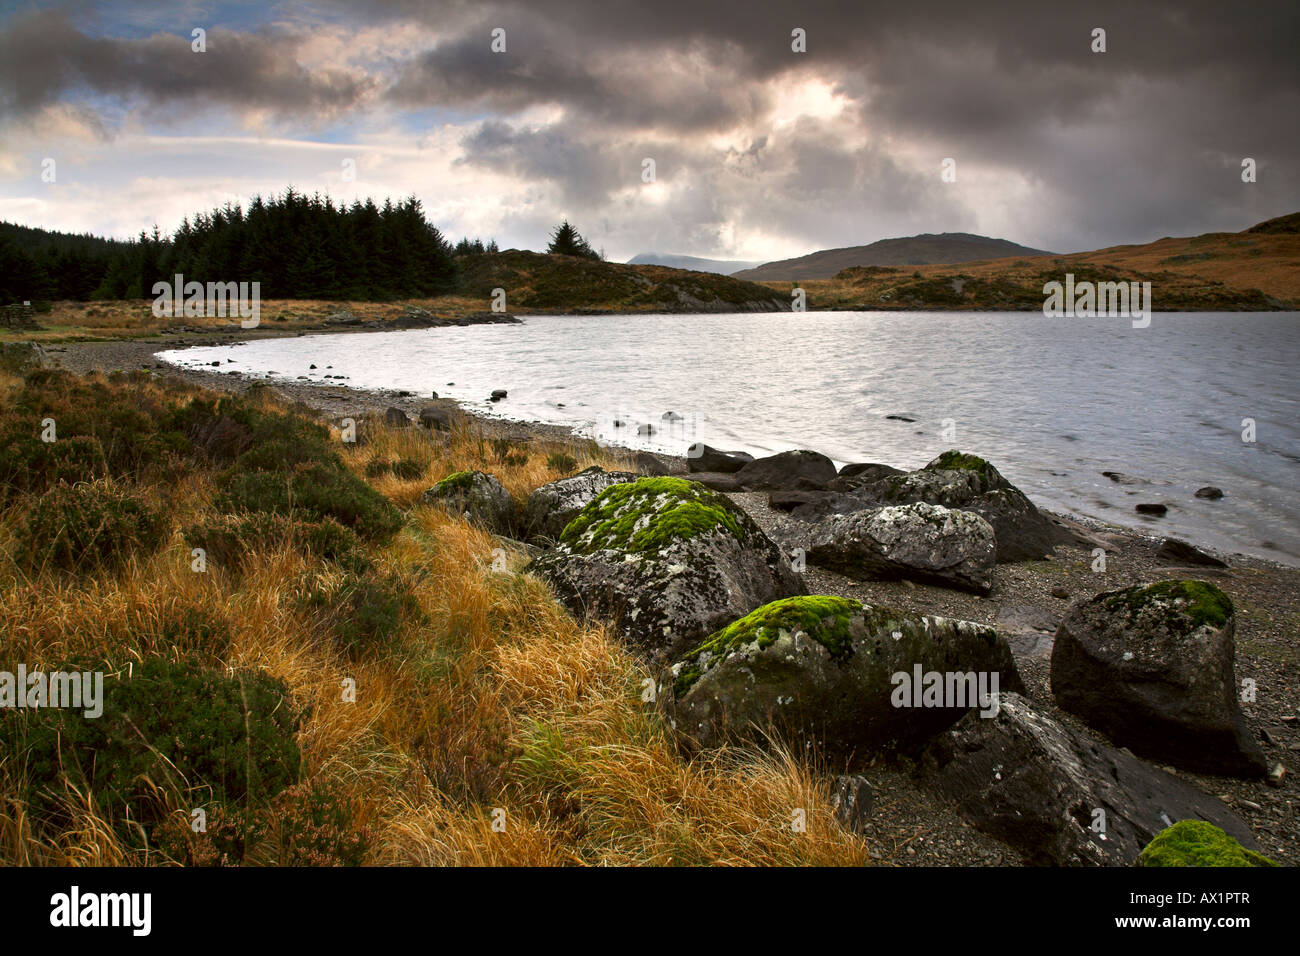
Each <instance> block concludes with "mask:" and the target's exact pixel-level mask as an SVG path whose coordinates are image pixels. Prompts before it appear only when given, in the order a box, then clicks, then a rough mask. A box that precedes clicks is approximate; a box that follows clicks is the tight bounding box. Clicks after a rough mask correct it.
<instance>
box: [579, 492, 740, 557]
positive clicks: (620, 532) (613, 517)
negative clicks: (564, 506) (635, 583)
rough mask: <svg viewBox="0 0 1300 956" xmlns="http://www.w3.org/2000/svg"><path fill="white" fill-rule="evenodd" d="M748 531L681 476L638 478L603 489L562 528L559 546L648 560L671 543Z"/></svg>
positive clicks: (715, 498) (732, 512)
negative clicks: (621, 553)
mask: <svg viewBox="0 0 1300 956" xmlns="http://www.w3.org/2000/svg"><path fill="white" fill-rule="evenodd" d="M710 532H724V533H727V534H731V535H733V536H735V537H736V538H737V539H738V540H740V541H744V540H745V535H746V534H748V533H749V532H748V530H747V529H746V528H745V527H744V525H743V524H742V522H741V521H740V516H739V515H738V514H737V512H736V509H735V508H734V506H732V505H731V503H730V502H729V501H728V500H727V499H725V498H723V497H722V496H721V495H719V494H718V493H717V492H714V491H710V490H709V489H707V488H705V487H704V486H702V485H700V484H699V483H697V482H693V481H686V480H685V479H683V478H641V479H638V480H637V481H633V482H627V483H620V484H618V485H616V486H615V487H612V488H608V489H606V490H605V491H604V492H602V493H601V494H600V496H599V497H598V498H597V499H596V500H595V501H594V502H592V504H591V505H589V506H588V507H586V508H584V509H583V510H582V511H581V512H580V513H579V514H578V516H577V517H575V518H574V519H573V520H572V521H570V522H569V523H568V524H567V525H565V527H564V530H563V531H562V532H561V533H560V543H561V544H563V545H564V546H565V547H567V548H568V549H569V550H570V551H571V552H572V553H574V554H595V553H596V552H597V551H623V552H626V553H628V554H637V555H645V556H652V555H655V554H658V553H659V552H660V551H662V550H663V549H664V548H666V547H668V546H669V545H670V544H673V543H674V542H680V541H686V540H688V539H690V538H693V537H695V536H696V535H701V534H707V533H710Z"/></svg>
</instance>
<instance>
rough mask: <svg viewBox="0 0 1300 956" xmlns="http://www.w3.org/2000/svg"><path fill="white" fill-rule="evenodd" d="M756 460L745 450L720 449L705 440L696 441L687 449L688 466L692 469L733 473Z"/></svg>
mask: <svg viewBox="0 0 1300 956" xmlns="http://www.w3.org/2000/svg"><path fill="white" fill-rule="evenodd" d="M753 460H754V456H753V455H751V454H748V453H747V452H743V451H719V450H718V449H716V448H711V447H709V446H708V445H706V444H704V443H703V442H696V443H695V444H694V445H692V446H691V447H690V448H688V449H687V450H686V467H687V469H688V470H690V471H715V472H720V473H722V474H732V473H733V472H737V471H740V469H741V468H743V467H744V466H745V465H747V464H749V463H750V462H751V461H753Z"/></svg>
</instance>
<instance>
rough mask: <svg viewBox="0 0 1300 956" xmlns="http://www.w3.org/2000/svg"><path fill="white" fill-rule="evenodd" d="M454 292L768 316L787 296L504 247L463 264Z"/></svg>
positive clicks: (522, 303)
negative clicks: (499, 292)
mask: <svg viewBox="0 0 1300 956" xmlns="http://www.w3.org/2000/svg"><path fill="white" fill-rule="evenodd" d="M463 270H464V271H463V273H462V276H461V280H460V294H461V295H462V296H468V297H471V298H478V297H482V298H483V299H484V300H485V301H486V300H488V299H490V297H491V295H492V290H493V289H497V288H500V289H505V290H506V307H507V308H508V309H509V310H510V311H512V312H517V311H522V310H533V309H536V310H543V311H563V312H609V311H619V312H773V311H782V310H785V311H789V309H790V299H789V297H788V296H781V295H775V294H773V293H772V292H771V291H770V290H769V289H767V288H765V287H764V286H761V285H757V284H755V283H753V282H744V281H742V280H740V279H735V278H731V277H729V276H721V275H712V274H710V273H706V272H685V271H683V270H681V269H670V268H667V267H666V266H647V265H625V264H622V263H617V262H599V261H594V260H591V259H578V258H574V257H572V256H552V255H543V254H541V253H538V252H523V251H520V250H518V249H508V250H506V251H505V252H498V253H491V254H487V255H482V256H473V257H470V258H469V259H467V260H465V262H464V264H463Z"/></svg>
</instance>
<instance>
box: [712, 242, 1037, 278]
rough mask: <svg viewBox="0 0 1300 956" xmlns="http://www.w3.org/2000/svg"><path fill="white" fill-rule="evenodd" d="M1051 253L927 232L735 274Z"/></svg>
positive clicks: (811, 274) (829, 272)
mask: <svg viewBox="0 0 1300 956" xmlns="http://www.w3.org/2000/svg"><path fill="white" fill-rule="evenodd" d="M1043 255H1051V253H1048V252H1044V251H1043V250H1042V249H1030V248H1029V247H1028V246H1022V245H1019V244H1017V243H1014V242H1011V241H1009V240H1007V239H990V238H988V237H987V236H974V235H971V234H970V233H968V232H945V233H942V234H939V235H935V234H932V233H925V234H923V235H919V236H908V237H906V238H902V239H881V240H880V241H879V242H873V243H871V244H870V245H867V246H848V247H846V248H843V249H823V250H822V251H821V252H813V253H810V254H808V255H806V256H799V257H798V258H797V259H781V260H779V261H777V262H768V263H765V264H764V265H761V266H759V267H758V268H756V269H745V270H742V271H740V272H736V273H733V276H734V277H735V278H737V279H748V280H750V281H755V282H757V281H766V280H774V279H829V278H831V277H832V276H834V275H835V274H836V273H839V272H842V271H843V270H845V269H851V268H853V267H854V266H917V265H935V264H950V263H955V262H973V261H977V260H980V259H1000V258H1005V257H1007V256H1043Z"/></svg>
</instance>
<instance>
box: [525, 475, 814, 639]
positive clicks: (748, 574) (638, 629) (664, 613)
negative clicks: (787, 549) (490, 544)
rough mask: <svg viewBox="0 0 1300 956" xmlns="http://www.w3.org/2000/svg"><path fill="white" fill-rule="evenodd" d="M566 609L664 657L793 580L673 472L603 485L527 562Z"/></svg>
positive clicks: (742, 521) (778, 594) (793, 588)
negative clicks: (552, 541)
mask: <svg viewBox="0 0 1300 956" xmlns="http://www.w3.org/2000/svg"><path fill="white" fill-rule="evenodd" d="M530 570H531V571H533V572H534V573H536V574H537V575H539V576H540V577H542V578H544V579H545V580H546V581H548V582H549V583H550V584H551V586H552V587H553V588H554V590H555V592H556V594H557V595H558V596H559V598H560V600H562V601H563V602H564V604H565V605H566V606H568V607H569V608H570V610H572V611H574V613H576V614H580V615H587V616H590V617H594V618H598V619H602V620H607V621H610V622H612V623H613V624H614V626H615V627H616V628H617V629H618V631H619V632H620V633H621V634H622V636H623V637H624V638H625V639H626V640H627V641H628V643H629V644H631V645H632V646H633V647H634V648H636V649H637V650H639V651H640V652H642V653H644V654H646V655H647V656H649V657H652V658H657V659H661V660H665V661H666V660H667V659H668V658H669V657H670V655H672V654H674V653H677V652H680V651H681V650H683V649H685V648H687V647H693V646H695V645H696V644H698V643H699V642H700V641H702V640H703V639H704V638H705V637H707V636H708V635H709V634H711V633H713V632H714V631H716V630H717V629H718V628H720V627H722V626H724V625H726V624H727V623H729V622H731V621H734V620H736V619H737V618H739V617H743V616H744V615H745V614H748V613H749V612H750V611H752V610H754V608H756V607H759V606H761V605H763V604H766V603H768V602H769V601H774V600H776V599H777V598H782V597H787V596H789V595H792V594H802V593H803V581H802V579H801V578H800V576H799V575H798V574H796V573H795V572H794V570H793V569H792V568H791V567H790V563H789V561H788V560H787V559H786V557H785V556H784V555H782V554H781V552H780V550H779V549H778V548H777V546H776V545H775V544H773V542H772V541H771V540H770V539H769V538H768V537H767V536H766V535H765V534H764V533H763V532H762V530H761V529H760V528H759V527H758V525H756V524H755V523H754V521H753V519H752V518H750V517H749V516H748V515H747V514H745V513H744V512H743V511H741V510H740V509H739V508H737V507H736V506H735V505H733V504H732V503H731V501H730V500H728V499H727V498H726V497H724V496H723V495H720V494H718V493H717V492H715V491H711V490H709V489H708V488H706V487H704V486H703V485H701V484H699V483H697V482H692V481H686V480H685V479H682V478H674V477H661V478H641V479H638V480H637V481H633V482H626V483H620V484H617V485H614V486H612V487H610V488H607V489H605V491H603V492H602V493H601V494H600V496H599V497H598V498H596V500H595V501H593V502H592V503H591V504H589V505H587V507H586V508H584V509H583V510H582V511H580V512H579V513H578V515H577V517H575V518H574V519H573V520H572V521H570V522H569V524H568V525H567V526H566V527H565V528H564V531H563V532H562V533H561V535H560V538H559V543H558V545H557V546H556V547H555V548H554V549H553V550H551V551H549V552H547V553H546V554H544V555H543V556H542V557H540V558H538V559H537V560H536V561H534V562H533V563H532V565H530Z"/></svg>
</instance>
